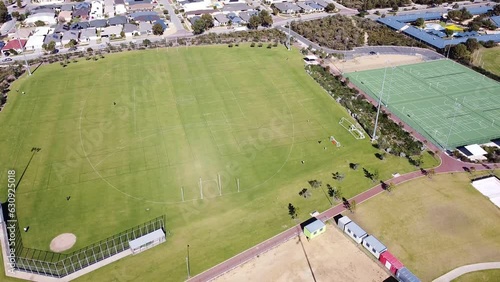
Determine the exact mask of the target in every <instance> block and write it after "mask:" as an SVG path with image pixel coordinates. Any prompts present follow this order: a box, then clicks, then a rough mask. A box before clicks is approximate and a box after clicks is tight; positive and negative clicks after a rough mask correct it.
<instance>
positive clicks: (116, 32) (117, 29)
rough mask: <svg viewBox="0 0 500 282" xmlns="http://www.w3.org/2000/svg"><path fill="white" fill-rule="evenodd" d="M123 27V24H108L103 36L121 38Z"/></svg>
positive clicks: (102, 33)
mask: <svg viewBox="0 0 500 282" xmlns="http://www.w3.org/2000/svg"><path fill="white" fill-rule="evenodd" d="M122 29H123V27H122V26H121V25H114V26H108V27H105V28H104V29H103V30H102V31H101V37H116V38H119V37H121V35H120V34H121V32H122Z"/></svg>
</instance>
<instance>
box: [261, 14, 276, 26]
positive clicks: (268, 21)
mask: <svg viewBox="0 0 500 282" xmlns="http://www.w3.org/2000/svg"><path fill="white" fill-rule="evenodd" d="M259 18H260V24H261V25H262V26H265V27H270V26H272V25H273V17H271V15H270V14H269V12H268V11H267V10H262V11H260V13H259Z"/></svg>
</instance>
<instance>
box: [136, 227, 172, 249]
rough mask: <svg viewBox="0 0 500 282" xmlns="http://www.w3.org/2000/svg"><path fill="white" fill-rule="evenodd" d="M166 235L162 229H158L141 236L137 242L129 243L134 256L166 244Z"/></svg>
mask: <svg viewBox="0 0 500 282" xmlns="http://www.w3.org/2000/svg"><path fill="white" fill-rule="evenodd" d="M165 240H166V238H165V233H164V232H163V230H162V229H157V230H155V231H153V232H151V233H148V234H146V235H144V236H141V237H139V238H137V239H135V240H132V241H130V242H128V244H129V246H130V250H131V251H132V254H134V255H135V254H138V253H140V252H142V251H145V250H147V249H150V248H152V247H154V246H157V245H159V244H161V243H163V242H165Z"/></svg>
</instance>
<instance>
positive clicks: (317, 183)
mask: <svg viewBox="0 0 500 282" xmlns="http://www.w3.org/2000/svg"><path fill="white" fill-rule="evenodd" d="M308 183H309V185H311V187H312V188H319V187H320V186H321V184H322V183H321V181H318V180H316V179H315V180H309V181H308Z"/></svg>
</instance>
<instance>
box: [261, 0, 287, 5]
mask: <svg viewBox="0 0 500 282" xmlns="http://www.w3.org/2000/svg"><path fill="white" fill-rule="evenodd" d="M287 1H288V0H264V3H266V4H268V5H272V4H276V3H283V2H287Z"/></svg>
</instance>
